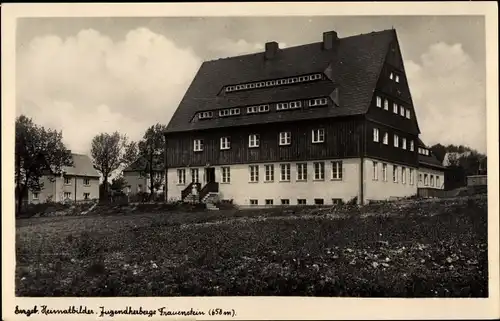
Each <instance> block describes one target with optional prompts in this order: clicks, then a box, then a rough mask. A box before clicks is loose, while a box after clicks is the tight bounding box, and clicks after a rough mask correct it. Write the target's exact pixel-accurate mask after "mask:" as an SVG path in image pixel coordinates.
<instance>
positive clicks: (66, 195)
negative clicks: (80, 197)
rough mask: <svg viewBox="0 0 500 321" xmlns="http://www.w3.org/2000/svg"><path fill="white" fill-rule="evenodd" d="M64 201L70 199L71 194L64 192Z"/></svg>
mask: <svg viewBox="0 0 500 321" xmlns="http://www.w3.org/2000/svg"><path fill="white" fill-rule="evenodd" d="M64 199H65V200H66V199H71V192H64Z"/></svg>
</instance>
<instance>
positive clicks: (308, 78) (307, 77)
mask: <svg viewBox="0 0 500 321" xmlns="http://www.w3.org/2000/svg"><path fill="white" fill-rule="evenodd" d="M311 78H312V76H304V81H309V80H310V79H311Z"/></svg>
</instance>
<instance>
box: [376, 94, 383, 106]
mask: <svg viewBox="0 0 500 321" xmlns="http://www.w3.org/2000/svg"><path fill="white" fill-rule="evenodd" d="M377 107H382V98H380V97H379V96H377Z"/></svg>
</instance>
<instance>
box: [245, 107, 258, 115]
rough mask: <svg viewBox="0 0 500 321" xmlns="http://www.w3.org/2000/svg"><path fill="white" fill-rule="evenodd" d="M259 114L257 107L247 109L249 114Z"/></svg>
mask: <svg viewBox="0 0 500 321" xmlns="http://www.w3.org/2000/svg"><path fill="white" fill-rule="evenodd" d="M256 112H257V106H251V107H247V114H254V113H256Z"/></svg>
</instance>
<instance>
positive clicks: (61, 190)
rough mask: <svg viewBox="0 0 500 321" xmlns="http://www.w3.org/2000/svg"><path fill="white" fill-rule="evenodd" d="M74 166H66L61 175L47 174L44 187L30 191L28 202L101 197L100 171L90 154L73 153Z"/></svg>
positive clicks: (42, 179) (82, 199)
mask: <svg viewBox="0 0 500 321" xmlns="http://www.w3.org/2000/svg"><path fill="white" fill-rule="evenodd" d="M71 156H72V158H73V166H65V167H64V168H63V171H62V173H61V174H60V175H54V174H47V175H45V176H43V177H42V178H41V179H40V181H41V183H43V188H42V189H41V190H38V191H29V192H28V203H30V204H37V203H46V202H68V201H75V202H78V201H90V200H95V199H98V198H99V178H100V175H99V173H98V172H97V171H96V170H95V168H94V166H93V164H92V160H91V159H90V157H89V156H87V155H83V154H71Z"/></svg>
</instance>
